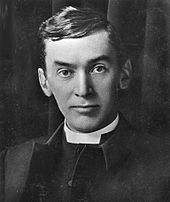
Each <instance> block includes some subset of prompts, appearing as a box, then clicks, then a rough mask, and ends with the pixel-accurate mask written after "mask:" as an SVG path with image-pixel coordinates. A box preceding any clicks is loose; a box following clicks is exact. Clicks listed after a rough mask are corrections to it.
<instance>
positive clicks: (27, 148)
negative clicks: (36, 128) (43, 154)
mask: <svg viewBox="0 0 170 202" xmlns="http://www.w3.org/2000/svg"><path fill="white" fill-rule="evenodd" d="M47 139H48V137H46V136H42V137H40V138H37V139H31V140H29V141H26V142H24V143H21V144H18V145H15V146H11V147H8V148H6V149H5V150H3V151H2V152H1V153H0V164H2V163H4V162H5V161H11V162H15V161H16V162H17V161H20V160H22V159H23V160H24V159H26V158H27V157H29V156H30V155H31V154H32V152H33V149H34V145H35V144H36V143H39V144H43V143H45V142H46V141H47Z"/></svg>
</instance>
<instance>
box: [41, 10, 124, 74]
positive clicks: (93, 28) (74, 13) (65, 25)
mask: <svg viewBox="0 0 170 202" xmlns="http://www.w3.org/2000/svg"><path fill="white" fill-rule="evenodd" d="M100 30H105V31H106V32H107V33H108V36H109V40H110V43H111V44H112V45H113V46H114V48H115V50H116V54H117V57H118V63H119V65H120V66H122V64H123V62H125V54H124V48H123V46H122V44H121V41H120V39H119V37H118V34H117V31H116V29H115V27H114V26H113V25H111V23H110V22H109V21H108V20H107V19H106V17H105V16H104V15H103V14H101V13H99V12H97V11H94V10H92V9H90V8H74V7H71V6H69V7H66V8H64V9H63V10H61V11H60V12H58V13H56V14H55V15H53V16H52V17H51V18H49V19H48V20H46V21H45V22H43V23H42V24H41V25H40V28H39V40H40V62H41V67H42V68H43V69H44V70H45V69H46V68H45V66H46V65H45V42H44V40H45V39H50V40H52V41H57V40H61V39H66V38H80V37H84V36H87V35H90V34H92V33H95V32H97V31H100Z"/></svg>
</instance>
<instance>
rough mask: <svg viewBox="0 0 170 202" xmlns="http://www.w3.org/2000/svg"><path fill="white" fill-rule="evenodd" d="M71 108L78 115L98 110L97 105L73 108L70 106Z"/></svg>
mask: <svg viewBox="0 0 170 202" xmlns="http://www.w3.org/2000/svg"><path fill="white" fill-rule="evenodd" d="M71 108H72V109H74V110H75V111H76V112H78V113H82V114H86V113H91V112H95V111H96V110H98V109H99V105H75V106H71Z"/></svg>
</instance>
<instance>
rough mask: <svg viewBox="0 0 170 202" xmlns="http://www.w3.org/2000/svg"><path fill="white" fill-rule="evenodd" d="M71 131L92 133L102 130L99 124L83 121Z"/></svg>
mask: <svg viewBox="0 0 170 202" xmlns="http://www.w3.org/2000/svg"><path fill="white" fill-rule="evenodd" d="M71 129H72V130H74V131H78V132H82V133H90V132H94V131H96V130H98V129H100V125H99V124H97V123H96V124H95V123H94V121H91V122H87V121H83V122H79V123H78V122H76V123H74V124H72V125H71Z"/></svg>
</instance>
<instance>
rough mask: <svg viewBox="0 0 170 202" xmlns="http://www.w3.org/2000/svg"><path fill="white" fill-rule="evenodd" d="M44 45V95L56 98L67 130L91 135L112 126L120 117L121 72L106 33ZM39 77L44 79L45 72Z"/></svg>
mask: <svg viewBox="0 0 170 202" xmlns="http://www.w3.org/2000/svg"><path fill="white" fill-rule="evenodd" d="M45 44H46V79H47V80H46V85H45V88H46V90H48V93H46V90H44V92H45V93H46V95H48V96H49V95H50V93H52V94H53V95H54V97H55V99H56V102H57V104H58V106H59V108H60V110H61V112H62V113H63V115H64V117H65V118H66V120H67V124H68V126H69V127H70V128H71V129H72V130H74V131H79V132H92V131H95V130H98V129H100V128H102V127H104V126H106V125H107V124H109V123H111V122H112V121H113V120H114V118H115V116H116V113H117V85H118V83H119V79H120V70H119V67H118V64H117V59H116V53H115V50H114V48H113V46H112V45H111V44H110V42H109V39H108V34H107V32H105V31H99V32H96V33H94V34H92V35H89V36H86V37H82V38H75V39H71V38H70V39H62V40H59V41H50V40H46V41H45ZM40 72H41V73H40ZM40 74H43V75H41V76H40ZM39 76H40V77H43V76H44V72H43V71H42V69H41V71H39ZM40 80H41V78H40ZM42 88H43V87H42ZM49 92H50V93H49Z"/></svg>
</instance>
